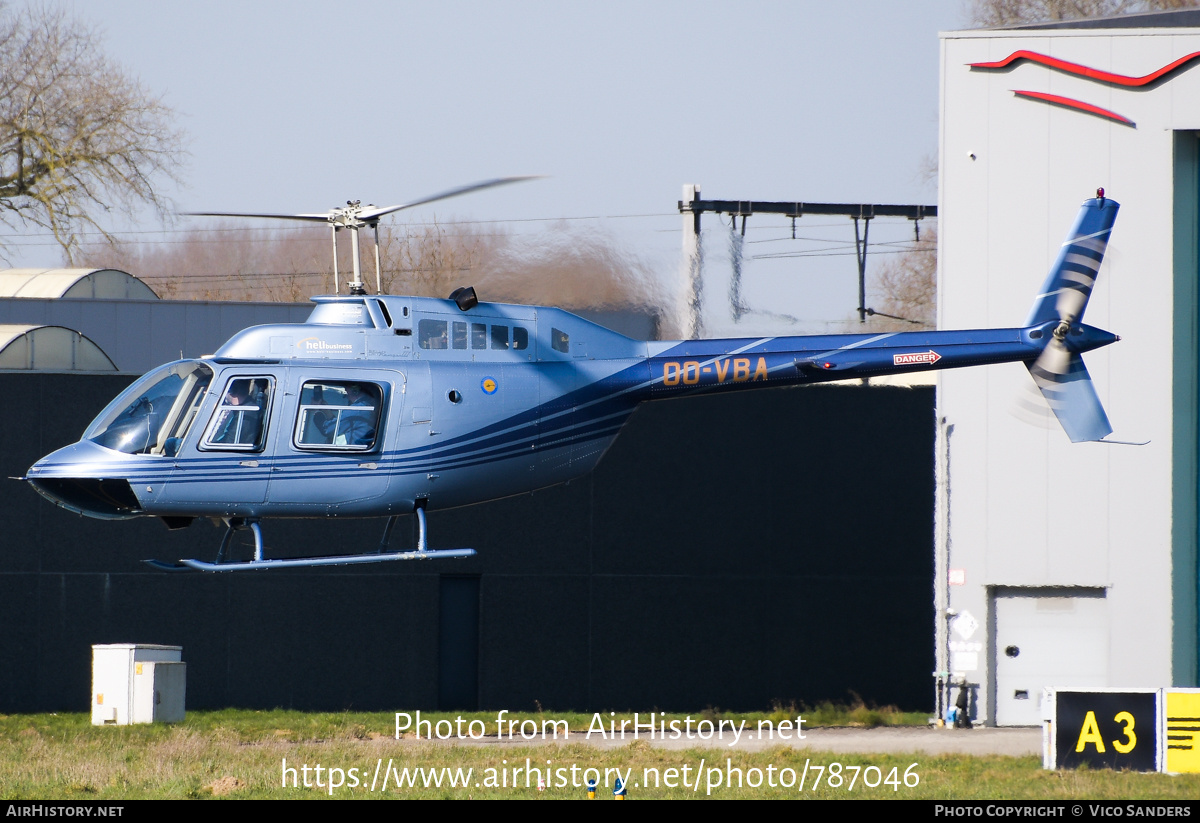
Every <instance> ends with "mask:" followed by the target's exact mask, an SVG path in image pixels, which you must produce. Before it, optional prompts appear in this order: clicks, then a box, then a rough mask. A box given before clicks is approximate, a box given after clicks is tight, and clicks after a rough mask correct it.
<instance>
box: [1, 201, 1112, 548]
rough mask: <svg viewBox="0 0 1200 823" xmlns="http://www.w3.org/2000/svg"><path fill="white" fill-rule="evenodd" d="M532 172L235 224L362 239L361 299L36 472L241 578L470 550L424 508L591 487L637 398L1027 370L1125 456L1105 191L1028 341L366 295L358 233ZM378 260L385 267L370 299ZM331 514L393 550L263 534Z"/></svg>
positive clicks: (243, 348) (140, 409)
mask: <svg viewBox="0 0 1200 823" xmlns="http://www.w3.org/2000/svg"><path fill="white" fill-rule="evenodd" d="M522 179H528V178H500V179H497V180H491V181H486V182H484V183H479V184H474V185H471V186H464V187H462V188H460V189H454V190H452V191H450V192H445V193H442V194H441V195H435V196H433V197H429V198H423V199H422V200H419V201H416V202H414V203H411V204H405V205H400V206H393V207H387V208H383V209H381V208H377V207H374V206H362V205H361V204H360V203H358V202H349V203H347V205H346V206H345V207H344V208H339V209H334V210H333V211H330V212H328V213H325V214H302V215H248V214H241V213H239V214H237V215H236V216H256V217H262V216H269V217H277V218H283V219H292V220H308V221H321V222H327V223H328V224H329V225H331V226H332V227H333V234H334V250H335V254H336V243H337V239H336V235H337V232H338V231H339V230H342V229H349V230H350V231H351V232H352V234H353V235H354V248H355V253H354V257H353V260H354V270H353V277H354V280H353V282H351V283H350V288H349V293H348V294H340V293H335V294H332V295H324V296H318V297H314V298H312V300H313V302H314V303H315V306H314V308H313V310H312V313H311V315H310V316H309V317H308V319H307V320H306V321H305V322H304V323H300V324H277V325H265V326H253V327H250V328H247V329H245V330H243V331H241V332H239V333H237V334H236V335H234V336H233V337H232V338H231V339H230V340H229V341H228V342H226V343H225V344H224V345H223V346H221V347H220V348H219V349H218V350H217V351H216V352H215V353H214V354H212V355H207V356H205V357H201V358H197V359H186V360H179V361H176V362H174V363H169V364H167V365H164V366H161V367H160V368H158V369H155V370H153V371H151V372H149V373H148V374H146V375H144V376H143V377H141V378H140V379H139V380H137V381H136V382H134V383H133V384H132V385H131V386H129V388H127V389H126V390H125V391H124V392H122V393H121V394H120V395H118V396H117V397H116V398H115V399H114V400H113V401H112V402H111V403H110V404H109V405H108V406H107V407H106V408H105V409H104V410H103V411H102V412H101V413H100V415H99V416H98V417H97V418H96V419H95V420H94V421H93V422H92V423H91V425H90V426H88V428H87V429H86V430H85V431H84V433H83V436H82V438H81V439H80V441H79V442H77V443H75V444H74V445H70V446H67V447H65V448H62V449H59V450H58V451H55V452H53V453H52V454H50V455H47V456H46V457H44V458H42V459H41V460H39V461H37V462H36V463H35V464H34V465H33V466H32V467H31V468H30V469H29V470H28V472H27V474H26V475H25V477H23V478H21V479H22V480H25V481H27V482H29V483H30V484H31V485H32V486H33V487H34V488H35V489H36V490H37V491H38V492H39V493H40V494H41V495H43V496H44V497H46V498H48V499H49V500H51V501H53V502H54V503H56V504H58V505H59V506H62V507H64V508H66V509H68V510H70V511H72V512H76V513H79V514H82V515H86V516H89V517H94V518H100V519H108V520H120V519H127V518H134V517H158V518H160V519H161V520H162V521H163V522H164V523H165V524H166V526H167V527H168V528H169V529H179V528H184V527H186V526H188V525H190V524H191V523H192V522H193V521H194V520H196V519H197V518H209V519H213V520H214V521H219V522H222V523H224V525H225V527H226V530H225V534H224V536H223V538H222V541H221V545H220V547H219V549H218V551H217V555H216V558H215V560H213V561H203V560H197V559H183V560H180V561H178V562H177V563H170V562H164V561H159V560H147V561H146V562H148V563H150V564H151V565H153V566H154V567H156V568H159V569H163V570H188V569H191V570H199V571H206V572H227V571H247V570H263V569H277V568H291V567H309V566H332V565H348V564H359V563H379V562H387V561H397V560H415V559H435V558H455V557H467V556H470V555H473V554H474V553H475V551H474V550H473V549H469V548H458V549H433V548H430V546H429V540H428V535H427V524H426V512H427V511H430V510H434V509H448V508H454V507H458V506H467V505H471V504H475V503H481V502H485V501H489V500H495V499H498V498H503V497H508V496H512V495H518V494H524V493H528V492H532V491H534V490H536V489H539V488H544V487H547V486H552V485H556V484H561V483H565V482H568V481H570V480H572V479H574V478H577V477H580V476H582V475H584V474H586V473H588V472H589V471H591V469H592V468H593V467H594V466H595V465H596V464H597V462H598V461H599V460H600V458H601V456H602V455H603V454H604V452H605V449H606V448H607V447H608V445H609V444H610V443H612V442H613V440H614V439H615V438H616V436H617V434H618V432H620V430H621V428H622V426H623V425H624V424H625V422H626V421H627V420H628V419H629V418H630V416H631V415H632V414H633V412H634V410H635V409H636V408H637V406H638V405H639V404H641V403H643V402H646V401H650V400H655V399H660V398H670V397H677V396H681V395H689V394H697V393H713V392H727V391H740V390H745V389H757V388H768V387H776V386H785V385H796V384H811V383H821V382H829V381H834V380H846V379H850V378H867V377H875V376H881V375H892V374H901V373H907V372H924V371H931V370H937V369H950V368H960V367H966V366H978V365H986V364H993V363H1005V362H1021V363H1023V364H1024V365H1025V366H1026V367H1027V368H1028V370H1029V372H1030V374H1031V375H1032V377H1033V380H1034V382H1035V383H1036V385H1037V387H1038V388H1039V389H1040V390H1041V392H1042V394H1043V395H1044V396H1045V398H1046V399H1047V401H1048V403H1049V405H1050V408H1051V409H1052V410H1053V412H1054V414H1055V415H1056V416H1057V418H1058V420H1059V423H1060V425H1061V426H1062V428H1063V429H1064V430H1065V432H1066V434H1067V435H1068V437H1069V438H1070V440H1071V441H1072V442H1082V441H1102V442H1118V441H1111V440H1105V438H1107V437H1108V435H1109V434H1111V433H1112V427H1111V425H1110V424H1109V421H1108V417H1107V415H1106V414H1105V411H1104V408H1103V406H1102V405H1101V403H1100V399H1099V397H1098V395H1097V393H1096V390H1095V387H1094V385H1093V383H1092V380H1091V377H1090V376H1089V374H1088V371H1087V368H1086V367H1085V366H1084V363H1083V359H1082V355H1083V354H1084V353H1085V352H1087V351H1090V350H1093V349H1096V348H1099V347H1101V346H1106V345H1109V344H1111V343H1114V342H1116V341H1117V340H1119V338H1118V337H1117V336H1116V335H1115V334H1112V333H1110V332H1107V331H1103V330H1101V329H1098V328H1095V327H1093V326H1088V325H1085V324H1083V323H1082V318H1083V314H1084V311H1085V309H1086V308H1087V303H1088V299H1089V297H1090V296H1091V293H1092V289H1093V286H1094V284H1095V280H1096V276H1097V273H1098V271H1099V268H1100V265H1101V263H1102V261H1103V258H1104V252H1105V248H1106V246H1107V243H1108V239H1109V236H1110V234H1111V231H1112V228H1113V225H1114V223H1115V220H1116V216H1117V211H1118V209H1119V204H1118V203H1117V202H1116V201H1113V200H1111V199H1108V198H1106V197H1105V194H1104V190H1103V189H1099V190H1098V191H1097V193H1096V197H1095V198H1092V199H1089V200H1086V201H1085V202H1084V203H1083V205H1082V207H1081V209H1080V211H1079V213H1078V217H1077V218H1076V220H1075V223H1074V225H1073V227H1072V228H1071V229H1070V231H1069V233H1068V235H1067V239H1066V242H1065V243H1064V244H1063V246H1062V249H1061V251H1060V253H1059V255H1058V258H1057V260H1056V261H1055V263H1054V264H1053V266H1052V267H1051V269H1050V272H1049V274H1048V275H1047V277H1046V280H1045V282H1044V284H1043V286H1042V288H1041V290H1040V291H1039V292H1038V293H1037V295H1036V297H1035V298H1034V302H1033V306H1032V308H1031V309H1030V312H1029V315H1028V317H1027V318H1026V320H1025V322H1024V324H1023V325H1022V326H1019V327H1013V328H1005V329H985V330H963V331H911V332H889V333H874V334H834V335H813V336H775V337H753V338H730V339H701V340H678V341H636V340H633V339H631V338H628V337H625V336H623V335H621V334H618V333H617V332H614V331H611V330H609V329H606V328H604V327H602V326H600V325H597V324H595V323H591V322H589V321H587V320H584V319H582V318H580V317H578V316H576V315H573V314H571V313H569V312H567V311H564V310H562V309H557V308H551V307H545V306H526V305H506V304H497V303H487V302H481V301H480V300H479V299H478V296H477V294H476V292H475V290H474V288H471V287H464V288H459V289H457V290H455V291H454V292H453V293H452V294H451V295H450V297H449V298H448V299H436V298H427V297H404V296H393V295H384V294H380V293H376V294H374V295H370V294H367V293H366V288H365V285H364V283H363V281H362V278H361V273H360V270H359V259H358V251H357V248H358V245H357V233H358V231H359V230H360V229H362V228H368V227H369V228H374V229H375V230H376V231H378V221H379V218H380V217H382V216H383V215H385V214H389V213H391V212H393V211H397V210H399V209H402V208H408V207H410V206H412V205H418V204H420V203H427V202H432V201H433V200H436V199H441V198H442V197H449V196H456V195H458V194H462V193H465V192H468V191H476V190H479V189H482V188H487V187H490V186H496V185H503V184H506V183H510V182H515V181H517V180H522ZM204 214H206V215H220V216H232V213H228V212H226V213H213V212H207V213H204ZM376 248H378V244H377V245H376ZM335 260H336V258H335ZM378 265H379V264H378V253H377V254H376V277H377V283H376V285H377V292H378V291H381V289H378V286H379V269H378ZM335 266H336V262H335ZM335 283H336V280H335ZM336 288H337V287H336V286H335V291H336ZM409 515H415V517H416V526H417V539H416V547H415V549H413V550H411V551H391V550H389V548H388V541H389V538H390V535H391V532H392V530H393V528H394V526H395V524H396V522H397V520H398V519H399V518H400V517H404V516H409ZM332 517H386V518H387V521H386V525H385V526H384V533H383V538H382V540H381V543H380V545H379V546H378V547H377V548H375V549H374V550H373V551H364V552H362V553H359V554H346V555H337V556H322V557H298V558H297V557H289V558H269V557H266V556H265V551H264V547H263V534H262V527H261V523H262V521H264V520H269V519H275V518H332ZM242 530H249V531H250V532H251V533H252V535H253V541H254V550H253V558H252V559H241V560H238V559H233V558H232V556H231V554H232V553H231V551H230V546H231V541H232V539H233V537H234V535H235V533H237V532H239V531H242Z"/></svg>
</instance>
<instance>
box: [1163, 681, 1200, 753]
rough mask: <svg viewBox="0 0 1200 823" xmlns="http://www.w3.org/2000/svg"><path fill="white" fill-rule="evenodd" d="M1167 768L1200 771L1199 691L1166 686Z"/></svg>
mask: <svg viewBox="0 0 1200 823" xmlns="http://www.w3.org/2000/svg"><path fill="white" fill-rule="evenodd" d="M1166 702H1167V771H1169V772H1176V773H1179V772H1200V692H1173V691H1171V690H1170V689H1168V690H1167V701H1166Z"/></svg>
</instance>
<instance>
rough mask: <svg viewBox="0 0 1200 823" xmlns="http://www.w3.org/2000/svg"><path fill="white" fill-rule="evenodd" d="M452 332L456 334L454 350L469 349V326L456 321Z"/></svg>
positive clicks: (454, 335)
mask: <svg viewBox="0 0 1200 823" xmlns="http://www.w3.org/2000/svg"><path fill="white" fill-rule="evenodd" d="M451 330H452V331H453V332H454V334H453V337H454V348H456V349H465V348H466V347H467V324H466V323H460V322H458V321H455V322H454V323H453V325H452V326H451Z"/></svg>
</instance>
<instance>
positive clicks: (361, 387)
mask: <svg viewBox="0 0 1200 823" xmlns="http://www.w3.org/2000/svg"><path fill="white" fill-rule="evenodd" d="M422 322H424V321H422ZM443 325H444V323H443ZM382 406H383V389H382V388H381V387H380V386H379V385H378V384H376V383H364V382H359V381H344V380H312V381H309V382H307V383H305V384H304V386H303V388H302V389H301V390H300V413H299V415H298V416H297V419H296V435H295V443H296V446H298V447H299V448H302V449H320V450H329V451H369V450H370V449H372V448H373V447H374V446H375V440H376V432H377V431H378V424H379V412H380V409H381V408H382Z"/></svg>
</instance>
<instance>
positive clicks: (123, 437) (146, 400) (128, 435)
mask: <svg viewBox="0 0 1200 823" xmlns="http://www.w3.org/2000/svg"><path fill="white" fill-rule="evenodd" d="M212 378H213V372H212V369H210V368H209V367H208V366H206V365H204V364H203V363H199V362H196V361H181V362H179V363H172V364H170V365H169V366H163V367H162V368H160V369H158V370H156V371H152V372H150V373H149V374H147V375H146V376H144V377H142V378H141V379H140V380H138V381H137V382H136V383H134V384H133V385H132V386H130V387H129V388H128V389H126V390H125V391H123V392H121V394H120V395H118V396H117V399H116V400H114V401H112V402H111V403H109V404H108V407H107V408H106V409H105V410H104V411H102V412H101V413H100V416H99V417H97V418H96V419H95V420H93V421H92V425H90V426H88V428H87V431H85V432H84V433H83V439H84V440H91V441H92V442H94V443H99V444H100V445H101V446H104V447H105V448H109V449H115V450H116V451H119V452H125V453H126V454H161V455H163V456H166V457H174V456H175V453H176V452H177V451H179V443H180V441H181V440H183V437H184V435H186V434H187V431H188V429H189V428H190V427H191V425H192V421H193V420H195V419H196V413H197V412H198V411H199V410H200V404H201V403H203V402H204V395H205V392H206V391H207V390H208V384H209V383H210V382H212Z"/></svg>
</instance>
